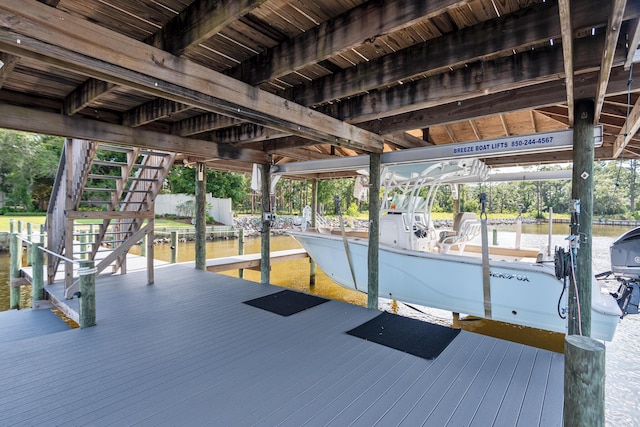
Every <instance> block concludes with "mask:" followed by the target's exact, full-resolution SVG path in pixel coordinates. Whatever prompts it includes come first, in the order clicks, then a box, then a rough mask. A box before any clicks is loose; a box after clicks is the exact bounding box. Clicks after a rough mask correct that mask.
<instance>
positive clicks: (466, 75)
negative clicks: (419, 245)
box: [317, 36, 603, 123]
mask: <svg viewBox="0 0 640 427" xmlns="http://www.w3.org/2000/svg"><path fill="white" fill-rule="evenodd" d="M602 41H603V37H602V36H600V37H590V38H584V39H580V40H578V41H577V42H576V45H575V50H576V57H577V58H578V59H577V60H576V69H580V70H583V69H592V68H596V67H597V64H599V62H600V59H601V57H600V55H599V53H598V52H599V49H598V47H599V46H602ZM578 54H579V56H578ZM563 73H564V67H563V52H562V49H561V47H559V46H557V45H556V46H553V47H552V46H549V47H547V48H545V49H536V50H533V51H531V50H529V51H525V52H523V53H520V54H518V55H512V56H509V57H505V58H499V59H496V60H493V61H487V62H482V63H473V64H469V65H468V66H467V67H464V68H459V69H456V70H454V71H450V72H448V73H443V74H438V75H435V76H430V77H426V78H423V79H419V80H415V81H413V82H409V83H405V84H403V85H396V86H392V87H389V88H386V89H380V90H376V91H371V92H369V93H366V94H364V95H360V96H354V97H351V98H349V99H347V100H343V101H341V102H338V103H334V104H331V105H326V106H323V107H318V108H317V110H318V111H321V112H323V113H326V114H329V115H331V116H333V117H336V118H339V119H341V120H347V121H349V122H350V123H360V122H363V121H369V120H374V119H378V120H379V119H381V118H384V117H387V116H393V115H397V114H404V113H406V112H408V111H409V110H412V109H416V110H417V109H421V108H427V107H430V106H437V105H440V104H442V103H447V102H452V101H454V100H457V101H460V102H462V101H464V100H466V99H471V98H475V97H483V96H487V95H488V94H491V93H496V92H501V91H505V90H512V89H515V88H518V87H522V86H525V85H527V84H539V83H541V82H543V81H545V80H546V81H552V80H558V79H559V78H562V76H563ZM478 76H482V77H480V78H479V77H478ZM562 80H564V79H562ZM563 92H565V90H564V88H563ZM565 93H566V92H565ZM559 102H562V101H559Z"/></svg>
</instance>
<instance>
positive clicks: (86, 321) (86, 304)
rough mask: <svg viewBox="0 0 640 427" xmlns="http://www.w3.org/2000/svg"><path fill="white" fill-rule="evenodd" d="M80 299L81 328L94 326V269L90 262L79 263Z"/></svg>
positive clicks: (79, 315)
mask: <svg viewBox="0 0 640 427" xmlns="http://www.w3.org/2000/svg"><path fill="white" fill-rule="evenodd" d="M78 275H79V276H80V298H78V301H79V305H78V307H79V310H78V317H79V320H80V327H81V328H88V327H91V326H95V325H96V269H95V264H94V262H93V261H92V260H82V261H80V268H79V269H78Z"/></svg>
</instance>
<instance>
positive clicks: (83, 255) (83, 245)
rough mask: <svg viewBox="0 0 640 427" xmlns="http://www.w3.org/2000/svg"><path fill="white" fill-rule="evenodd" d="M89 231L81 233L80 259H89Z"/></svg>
mask: <svg viewBox="0 0 640 427" xmlns="http://www.w3.org/2000/svg"><path fill="white" fill-rule="evenodd" d="M87 258H88V257H87V231H86V230H81V231H80V259H87Z"/></svg>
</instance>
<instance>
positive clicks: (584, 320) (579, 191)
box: [569, 99, 594, 336]
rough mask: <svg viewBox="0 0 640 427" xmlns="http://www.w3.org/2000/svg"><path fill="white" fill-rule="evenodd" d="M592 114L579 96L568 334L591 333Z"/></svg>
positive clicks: (587, 102)
mask: <svg viewBox="0 0 640 427" xmlns="http://www.w3.org/2000/svg"><path fill="white" fill-rule="evenodd" d="M593 117H594V103H593V100H591V99H581V100H577V101H576V102H575V106H574V124H573V176H572V186H571V198H572V199H574V200H579V201H580V214H579V215H578V216H577V219H578V222H579V223H577V222H576V221H572V222H573V223H572V225H571V234H572V235H574V236H580V244H579V249H578V250H577V251H576V252H575V253H576V281H577V289H578V295H576V292H575V288H576V286H574V285H573V275H571V277H570V280H571V281H572V285H571V286H569V335H584V336H591V281H592V278H593V274H592V267H591V247H592V245H591V238H592V234H591V231H592V224H591V222H592V220H593V161H594V141H593ZM578 305H579V307H578ZM579 323H580V324H579Z"/></svg>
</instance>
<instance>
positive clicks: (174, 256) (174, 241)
mask: <svg viewBox="0 0 640 427" xmlns="http://www.w3.org/2000/svg"><path fill="white" fill-rule="evenodd" d="M196 234H197V232H196ZM176 262H178V232H177V231H172V232H171V264H175V263H176ZM196 268H197V267H196Z"/></svg>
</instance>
